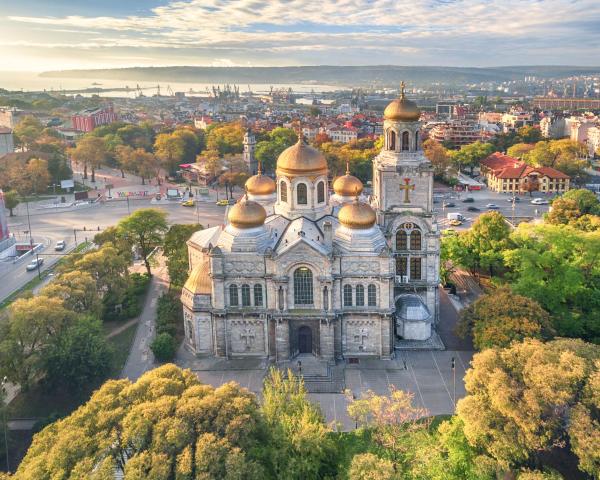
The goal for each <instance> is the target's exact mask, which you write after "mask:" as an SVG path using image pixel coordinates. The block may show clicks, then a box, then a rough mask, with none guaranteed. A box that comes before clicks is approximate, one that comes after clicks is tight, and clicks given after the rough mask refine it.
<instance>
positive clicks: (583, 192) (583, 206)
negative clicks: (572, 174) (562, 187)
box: [561, 188, 600, 215]
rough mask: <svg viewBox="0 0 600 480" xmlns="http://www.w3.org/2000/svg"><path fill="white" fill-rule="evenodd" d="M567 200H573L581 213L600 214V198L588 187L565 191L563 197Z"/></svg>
mask: <svg viewBox="0 0 600 480" xmlns="http://www.w3.org/2000/svg"><path fill="white" fill-rule="evenodd" d="M561 198H563V199H565V200H573V201H574V202H575V203H577V208H578V209H579V212H580V213H581V215H586V214H591V215H600V200H598V197H597V196H596V194H595V193H594V192H592V191H590V190H587V189H586V188H576V189H573V190H569V191H568V192H565V193H564V194H563V196H562V197H561Z"/></svg>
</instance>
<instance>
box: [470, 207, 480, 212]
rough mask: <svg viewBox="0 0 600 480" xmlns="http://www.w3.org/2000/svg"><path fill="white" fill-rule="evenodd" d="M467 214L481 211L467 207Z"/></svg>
mask: <svg viewBox="0 0 600 480" xmlns="http://www.w3.org/2000/svg"><path fill="white" fill-rule="evenodd" d="M467 210H468V211H469V212H480V211H481V210H480V209H479V208H477V207H467Z"/></svg>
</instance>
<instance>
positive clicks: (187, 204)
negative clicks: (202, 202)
mask: <svg viewBox="0 0 600 480" xmlns="http://www.w3.org/2000/svg"><path fill="white" fill-rule="evenodd" d="M181 205H182V206H184V207H193V206H194V205H196V202H195V201H194V200H186V201H185V202H181Z"/></svg>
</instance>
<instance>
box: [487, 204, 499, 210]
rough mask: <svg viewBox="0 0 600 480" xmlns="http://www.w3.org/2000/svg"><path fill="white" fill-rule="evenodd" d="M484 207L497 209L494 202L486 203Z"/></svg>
mask: <svg viewBox="0 0 600 480" xmlns="http://www.w3.org/2000/svg"><path fill="white" fill-rule="evenodd" d="M486 207H487V209H488V210H498V205H496V204H495V203H488V204H487V205H486Z"/></svg>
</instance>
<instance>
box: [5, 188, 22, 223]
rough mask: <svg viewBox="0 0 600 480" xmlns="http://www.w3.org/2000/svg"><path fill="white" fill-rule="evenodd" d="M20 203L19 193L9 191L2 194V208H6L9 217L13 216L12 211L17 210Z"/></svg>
mask: <svg viewBox="0 0 600 480" xmlns="http://www.w3.org/2000/svg"><path fill="white" fill-rule="evenodd" d="M19 203H21V196H20V195H19V192H17V191H16V190H9V191H8V192H4V206H5V207H6V208H8V211H9V215H10V216H11V217H13V216H14V214H13V210H14V209H15V208H17V205H19Z"/></svg>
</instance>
